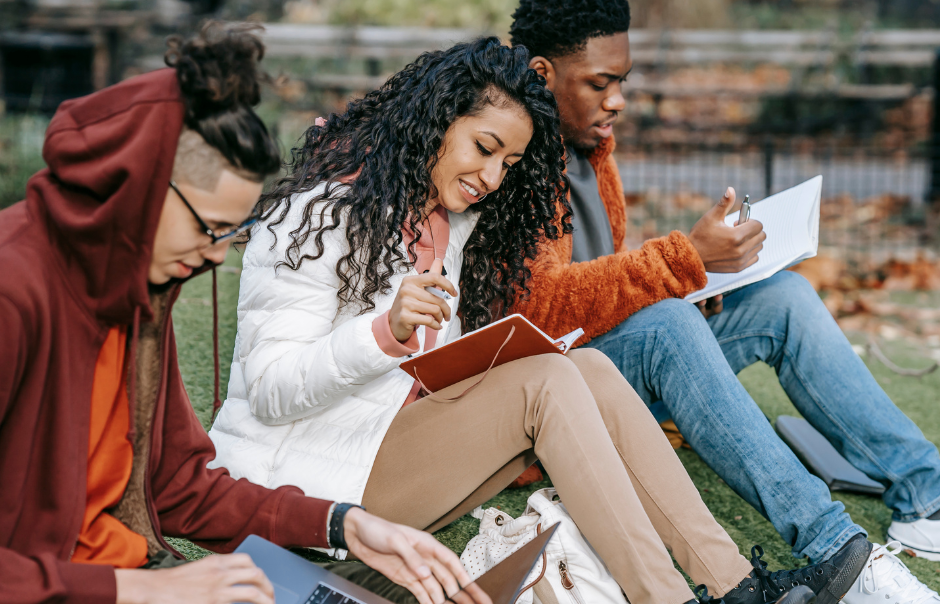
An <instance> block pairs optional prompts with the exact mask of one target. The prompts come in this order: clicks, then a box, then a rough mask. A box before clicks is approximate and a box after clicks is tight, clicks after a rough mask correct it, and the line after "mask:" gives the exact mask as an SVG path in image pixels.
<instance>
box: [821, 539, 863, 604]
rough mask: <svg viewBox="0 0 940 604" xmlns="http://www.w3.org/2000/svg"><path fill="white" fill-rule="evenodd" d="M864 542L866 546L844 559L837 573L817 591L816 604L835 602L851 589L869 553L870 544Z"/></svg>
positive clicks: (833, 603) (834, 603) (832, 603)
mask: <svg viewBox="0 0 940 604" xmlns="http://www.w3.org/2000/svg"><path fill="white" fill-rule="evenodd" d="M864 543H865V544H867V546H868V547H865V548H857V549H856V550H855V551H854V552H853V553H852V558H850V559H849V560H847V561H846V564H845V566H843V567H842V570H841V571H839V574H838V575H836V577H835V578H834V579H833V580H831V581H830V582H829V583H828V584H827V585H826V587H824V588H823V589H822V591H820V592H819V595H818V596H817V598H816V604H837V603H838V602H839V601H840V600H842V598H844V597H845V594H847V593H848V592H849V590H850V589H852V586H853V585H854V584H855V580H856V579H858V576H859V575H860V574H862V570H863V569H864V568H865V564H867V563H868V556H869V555H870V554H871V550H872V545H871V544H870V543H869V542H868V541H865V542H864Z"/></svg>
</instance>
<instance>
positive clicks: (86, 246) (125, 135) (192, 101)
mask: <svg viewBox="0 0 940 604" xmlns="http://www.w3.org/2000/svg"><path fill="white" fill-rule="evenodd" d="M262 53H263V46H262V45H261V43H260V41H259V40H258V38H257V37H256V36H254V35H253V34H252V33H251V32H250V30H248V29H246V28H225V27H222V26H220V25H218V24H210V25H209V26H207V27H206V28H205V29H203V31H202V32H201V33H200V34H199V35H197V36H196V37H194V38H193V39H191V40H188V41H187V42H185V43H180V42H179V41H178V40H177V41H176V42H174V43H173V45H172V48H171V52H170V53H168V62H170V63H171V64H172V65H174V66H175V70H174V69H165V70H161V71H157V72H153V73H151V74H148V75H145V76H141V77H137V78H134V79H132V80H128V81H127V82H124V83H122V84H119V85H117V86H114V87H112V88H109V89H105V90H103V91H101V92H99V93H96V94H94V95H91V96H89V97H85V98H82V99H77V100H75V101H70V102H67V103H63V105H62V106H61V107H60V109H59V111H58V112H57V113H56V115H55V117H54V118H53V120H52V122H51V123H50V125H49V129H48V131H47V134H46V142H45V146H44V149H43V157H44V159H45V160H46V163H47V165H48V168H47V169H45V170H43V171H41V172H39V173H37V174H36V175H35V176H33V178H32V179H31V180H30V181H29V184H28V187H27V194H26V199H25V201H23V202H21V203H19V204H16V205H14V206H13V207H11V208H9V209H7V210H4V211H2V212H0V266H3V268H4V278H3V279H2V280H0V334H2V335H3V337H2V342H0V603H6V602H18V603H22V602H50V601H55V602H68V603H102V604H112V603H114V602H121V603H122V602H128V603H131V602H221V603H227V602H252V603H255V604H273V601H274V599H273V598H274V596H273V590H272V587H271V584H270V583H269V582H268V580H267V579H266V578H265V577H264V574H263V573H262V572H261V571H260V570H259V569H258V568H257V567H255V566H254V565H253V564H252V562H251V560H250V558H248V557H247V556H244V555H225V556H210V557H208V558H205V559H203V560H200V561H197V562H192V563H189V564H182V563H181V560H180V559H181V558H182V556H180V555H179V554H178V553H177V552H175V551H174V550H173V548H172V547H170V546H169V545H168V544H167V542H166V541H165V540H164V538H163V536H164V535H169V536H176V537H186V538H188V539H192V540H193V541H195V542H196V543H199V544H201V545H203V546H205V547H208V548H210V549H212V550H215V551H218V552H230V551H231V550H232V549H234V548H235V547H236V546H237V545H238V544H239V543H240V542H241V541H242V539H244V538H245V537H246V536H248V535H249V534H252V533H254V534H258V535H261V536H263V537H265V538H267V539H269V540H271V541H274V542H276V543H278V544H280V545H283V546H302V547H341V548H346V549H348V550H350V551H351V552H352V553H353V554H354V555H355V556H357V557H358V558H359V559H360V560H362V561H364V562H365V563H366V564H368V565H369V566H371V567H373V568H374V569H377V570H378V571H381V573H384V575H386V576H387V577H389V578H390V579H392V580H393V581H394V582H395V583H397V584H399V585H403V586H405V587H407V589H408V590H410V591H411V592H412V593H413V594H414V595H415V596H416V597H417V600H418V601H420V602H422V603H430V602H443V601H444V599H445V597H446V594H451V595H453V594H454V593H455V592H457V591H458V590H459V586H458V582H459V583H460V584H461V585H466V584H467V583H469V578H468V576H467V574H466V572H465V571H464V569H463V567H462V566H461V565H460V562H459V560H458V559H457V557H456V556H455V555H454V554H453V553H452V552H450V551H449V550H448V549H446V548H445V547H444V546H443V545H441V544H440V543H438V542H437V541H436V540H434V538H433V537H431V536H430V535H428V534H427V533H422V532H419V531H415V530H413V529H411V528H408V527H404V526H400V525H395V524H392V523H389V522H386V521H384V520H381V519H379V518H376V517H375V516H372V515H370V514H367V513H366V512H365V511H363V510H362V509H359V508H357V507H353V506H347V505H344V504H339V505H337V504H335V503H333V502H329V501H321V500H316V499H312V498H308V497H305V496H304V495H303V493H302V492H301V491H300V490H299V489H297V488H294V487H283V488H280V489H277V490H274V491H272V490H268V489H265V488H262V487H259V486H257V485H254V484H251V483H249V482H247V481H245V480H239V481H236V480H234V479H232V478H231V477H230V476H229V475H228V473H227V472H226V471H224V470H208V469H206V464H207V463H208V462H209V461H211V460H212V459H213V458H214V456H215V451H214V449H213V446H212V443H211V441H210V440H209V438H208V436H207V435H206V433H205V430H204V429H203V427H202V426H201V425H200V423H199V421H198V420H197V418H196V416H195V414H194V413H193V410H192V407H191V405H190V402H189V398H188V397H187V394H186V391H185V389H184V386H183V382H182V379H181V377H180V372H179V367H178V365H177V358H176V345H175V341H174V334H173V326H172V321H171V308H172V305H173V301H174V300H175V299H176V297H177V296H178V294H179V291H180V287H181V285H182V282H183V280H185V279H186V278H187V277H190V276H191V275H193V274H195V273H198V272H200V271H202V270H205V269H207V268H210V267H212V266H214V265H216V264H219V263H220V262H222V260H223V259H224V257H225V253H226V250H227V249H228V246H229V244H230V242H231V241H232V239H233V237H234V236H235V235H237V234H238V233H240V232H243V231H244V230H245V228H246V227H247V226H249V225H250V223H251V222H252V221H253V218H251V217H250V216H251V214H252V210H253V208H254V206H255V204H256V202H257V200H258V197H259V195H260V193H261V188H262V180H263V178H264V177H265V176H266V175H268V174H270V173H272V172H275V171H276V170H277V169H278V167H279V157H278V153H277V148H276V146H275V144H274V142H273V141H272V140H271V138H270V136H269V135H268V133H267V131H266V129H265V127H264V125H263V124H262V122H261V121H260V120H259V119H258V117H257V116H256V115H255V114H254V112H253V111H252V109H251V107H252V105H254V104H256V103H257V102H258V100H259V85H258V74H257V65H256V63H257V61H258V60H259V59H260V58H261V55H262ZM333 568H334V569H335V570H339V571H340V572H341V573H342V574H344V575H346V576H347V577H349V578H351V579H352V580H355V581H357V582H359V583H361V584H365V585H366V586H367V587H370V588H372V589H373V590H377V591H381V592H383V594H384V595H386V596H387V597H390V598H393V599H396V600H399V601H402V600H411V601H413V599H412V598H411V597H410V596H408V594H407V592H406V591H405V590H403V589H401V588H400V587H397V586H395V585H393V584H392V583H391V582H390V581H388V580H386V579H385V577H382V576H381V575H379V574H378V573H376V572H375V571H372V570H370V569H369V568H367V567H365V566H363V565H358V564H353V565H346V566H335V565H334V567H333ZM474 593H475V597H476V599H475V601H477V602H486V601H488V600H487V599H486V597H485V596H484V595H482V594H481V593H480V592H479V590H476V591H475V592H474ZM466 599H467V596H465V595H462V596H460V597H458V600H466Z"/></svg>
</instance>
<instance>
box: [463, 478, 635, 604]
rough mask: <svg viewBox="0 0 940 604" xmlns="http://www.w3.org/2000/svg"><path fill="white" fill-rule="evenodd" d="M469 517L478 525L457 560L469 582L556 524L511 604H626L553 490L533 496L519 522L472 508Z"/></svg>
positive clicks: (536, 493)
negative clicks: (523, 585) (471, 515)
mask: <svg viewBox="0 0 940 604" xmlns="http://www.w3.org/2000/svg"><path fill="white" fill-rule="evenodd" d="M474 516H476V517H477V518H480V520H481V522H480V534H479V535H477V536H476V537H474V538H473V539H471V540H470V542H469V543H468V544H467V548H466V549H465V550H464V552H463V554H461V556H460V561H461V562H463V565H464V567H465V568H466V569H467V572H468V573H469V574H470V577H471V578H472V579H476V578H477V577H479V576H480V575H482V574H483V573H485V572H486V571H488V570H489V569H491V568H493V567H494V566H496V564H498V563H499V562H501V561H502V560H504V559H505V558H506V557H508V556H509V555H510V554H511V553H513V552H515V551H516V550H518V549H519V548H521V547H522V546H523V545H525V544H526V543H528V542H529V541H531V540H532V539H534V538H535V537H536V535H538V534H539V533H540V532H541V531H542V529H544V528H548V527H550V526H552V525H553V524H555V523H556V522H557V523H560V524H559V527H558V530H557V531H556V532H555V536H554V537H552V540H551V541H549V542H548V545H547V546H546V548H545V552H544V553H543V554H542V559H541V560H539V562H538V563H537V564H536V566H535V568H534V569H533V570H532V572H531V573H530V574H529V576H528V577H527V578H526V582H525V588H524V590H523V592H522V593H521V594H520V595H519V597H518V598H516V604H604V603H610V604H627V599H626V597H625V596H624V595H623V592H622V591H621V589H620V586H619V585H618V584H617V582H616V581H615V580H614V578H613V577H612V576H611V575H610V571H609V570H607V566H606V565H605V564H604V562H603V561H602V560H601V559H600V557H599V556H598V555H597V552H595V551H594V549H593V548H592V547H591V545H590V544H589V543H588V542H587V540H586V539H585V538H584V536H583V535H582V534H581V531H579V530H578V527H577V526H576V525H575V523H574V521H573V520H572V519H571V516H569V515H568V510H566V509H565V506H564V504H563V503H562V502H561V501H560V500H559V498H558V494H557V493H556V492H555V489H542V490H540V491H536V492H535V493H532V495H531V496H530V497H529V501H528V505H527V506H526V510H525V513H524V514H523V515H522V516H520V517H519V518H516V519H513V518H512V516H510V515H509V514H506V513H504V512H501V511H499V510H497V509H496V508H488V509H487V510H485V511H480V509H479V508H477V510H475V511H474Z"/></svg>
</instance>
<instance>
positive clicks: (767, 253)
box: [685, 176, 822, 302]
mask: <svg viewBox="0 0 940 604" xmlns="http://www.w3.org/2000/svg"><path fill="white" fill-rule="evenodd" d="M821 194H822V176H816V177H814V178H811V179H809V180H807V181H806V182H804V183H803V184H800V185H797V186H795V187H793V188H791V189H787V190H786V191H781V192H780V193H777V194H776V195H771V196H770V197H768V198H766V199H764V200H762V201H760V202H757V203H755V204H754V205H753V207H752V208H751V218H750V219H751V220H759V221H760V222H761V224H763V225H764V232H765V233H767V239H766V240H765V241H764V249H763V250H761V252H760V256H759V258H760V259H759V260H758V261H757V262H756V263H755V264H754V265H752V266H750V267H748V268H746V269H744V270H743V271H741V272H740V273H706V274H707V275H708V284H707V285H706V286H705V288H704V289H702V290H699V291H697V292H695V293H692V294H689V295H688V296H686V298H685V299H686V300H688V301H689V302H698V301H700V300H705V299H706V298H711V297H712V296H717V295H718V294H723V293H725V292H728V291H731V290H733V289H738V288H741V287H744V286H745V285H750V284H751V283H756V282H757V281H761V280H763V279H766V278H767V277H770V276H772V275H774V274H776V273H778V272H779V271H781V270H783V269H785V268H787V267H789V266H792V265H794V264H796V263H797V262H800V261H802V260H806V259H807V258H812V257H813V256H815V255H816V250H817V248H818V247H819V202H820V196H821ZM737 219H738V213H737V212H733V213H731V214H729V215H728V217H727V218H726V219H725V222H727V223H728V224H729V225H733V224H734V222H735V221H736V220H737Z"/></svg>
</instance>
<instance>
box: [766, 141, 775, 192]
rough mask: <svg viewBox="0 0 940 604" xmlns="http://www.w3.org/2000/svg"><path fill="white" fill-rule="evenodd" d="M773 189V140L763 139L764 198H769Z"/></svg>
mask: <svg viewBox="0 0 940 604" xmlns="http://www.w3.org/2000/svg"><path fill="white" fill-rule="evenodd" d="M773 188H774V139H773V137H772V136H770V135H767V137H766V138H764V197H770V194H771V191H772V190H773Z"/></svg>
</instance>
